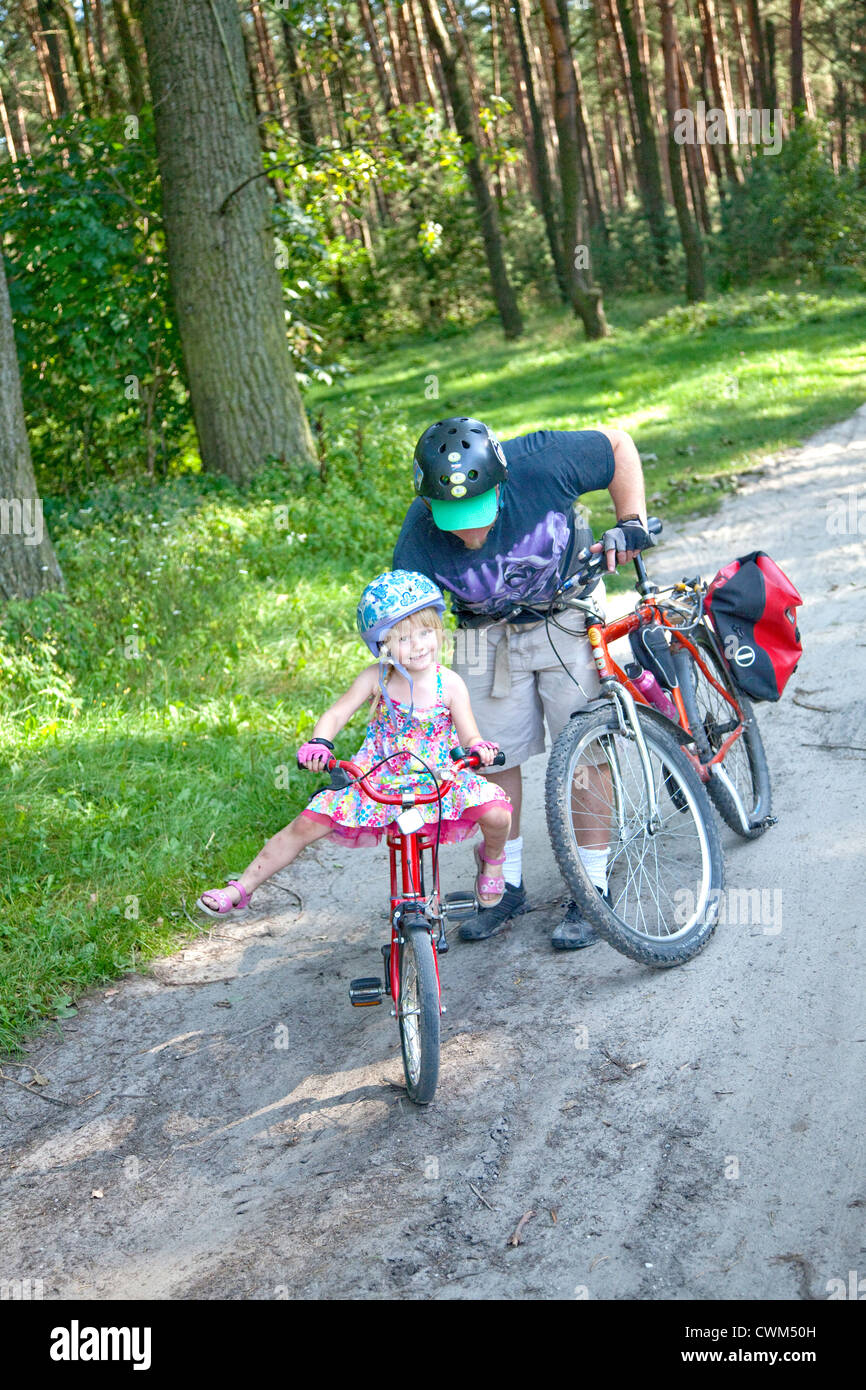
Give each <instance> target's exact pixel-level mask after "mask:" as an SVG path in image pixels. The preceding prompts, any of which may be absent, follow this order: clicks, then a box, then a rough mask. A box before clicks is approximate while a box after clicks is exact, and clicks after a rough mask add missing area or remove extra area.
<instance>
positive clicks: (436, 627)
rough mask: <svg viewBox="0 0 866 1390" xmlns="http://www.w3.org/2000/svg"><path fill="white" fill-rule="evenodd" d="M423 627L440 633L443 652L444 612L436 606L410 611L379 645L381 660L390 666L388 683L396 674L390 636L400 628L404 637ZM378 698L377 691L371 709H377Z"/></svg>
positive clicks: (385, 634) (386, 673)
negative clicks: (390, 648)
mask: <svg viewBox="0 0 866 1390" xmlns="http://www.w3.org/2000/svg"><path fill="white" fill-rule="evenodd" d="M422 627H429V628H431V629H432V630H433V631H434V632H436V633H437V634H438V642H439V651H440V653H441V651H442V644H443V642H444V641H445V625H444V623H443V622H442V614H441V613H440V612H439V610H438V609H436V608H422V609H420V611H419V612H417V613H410V614H409V615H408V617H406V618H401V619H400V621H399V622H398V623H395V624H394V626H393V627H392V628H388V630H387V631H386V632H384V633H383V634H382V640H381V645H380V647H379V661H380V662H381V663H382V664H383V665H384V666H387V668H388V669H387V671H386V672H385V676H384V682H385V684H386V685H387V684H388V681H389V680H390V679H391V677H392V675H393V674H394V664H393V662H392V661H391V657H390V652H389V650H388V638H389V637H390V636H391V634H392V633H393V632H397V631H398V630H399V632H400V636H401V637H403V636H408V634H409V633H410V632H417V631H418V629H419V628H422ZM378 700H379V695H378V692H377V693H376V694H375V695H374V696H373V699H372V702H371V709H375V707H376V704H377V702H378Z"/></svg>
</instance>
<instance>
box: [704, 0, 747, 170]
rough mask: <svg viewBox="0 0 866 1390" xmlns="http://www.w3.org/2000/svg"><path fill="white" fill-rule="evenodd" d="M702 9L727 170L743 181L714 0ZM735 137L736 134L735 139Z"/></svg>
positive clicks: (706, 58) (706, 2)
mask: <svg viewBox="0 0 866 1390" xmlns="http://www.w3.org/2000/svg"><path fill="white" fill-rule="evenodd" d="M698 12H699V14H700V17H701V29H702V31H703V35H704V61H705V63H706V66H707V70H708V72H709V74H710V82H711V83H712V87H713V94H714V96H715V98H716V102H717V103H718V106H719V108H720V109H721V110H722V111H724V113H725V126H726V135H727V138H726V140H725V142H724V144H723V145H722V147H721V148H722V160H723V162H724V166H725V173H726V174H727V176H728V178H729V179H730V180H731V182H732V183H742V181H743V171H742V169H740V167H739V165H738V164H737V161H736V160H735V159H734V149H735V147H736V141H737V125H736V122H735V120H734V109H733V106H732V105H731V99H730V95H729V93H728V89H727V86H726V84H725V74H724V69H723V67H722V59H721V53H720V49H719V41H718V38H717V36H716V27H717V25H716V11H715V4H714V0H698ZM731 137H733V139H732V138H731ZM713 148H714V147H713Z"/></svg>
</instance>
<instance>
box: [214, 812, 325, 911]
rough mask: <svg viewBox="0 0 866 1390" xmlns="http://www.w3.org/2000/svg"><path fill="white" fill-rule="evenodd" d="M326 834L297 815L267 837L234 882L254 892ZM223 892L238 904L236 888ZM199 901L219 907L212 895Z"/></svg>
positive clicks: (315, 823)
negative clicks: (283, 827) (290, 821)
mask: <svg viewBox="0 0 866 1390" xmlns="http://www.w3.org/2000/svg"><path fill="white" fill-rule="evenodd" d="M330 831H331V827H330V825H325V824H324V822H322V821H316V820H312V819H311V818H310V817H309V816H304V815H300V816H297V817H296V819H295V820H293V821H292V823H291V824H290V825H287V826H286V827H285V829H283V830H280V831H278V832H277V834H276V835H272V836H271V838H270V839H269V840H268V842H267V844H266V845H263V846H262V848H261V849H260V850H259V852H258V854H257V855H256V857H255V859H254V860H253V862H252V863H251V864H250V865H249V866H248V867H247V868H246V869H244V871H243V873H242V874H241V876H240V878H239V879H237V880H236V881H237V882H238V883H241V884H243V886H244V888H245V889H246V891H247V893H248V894H252V893H254V892H255V890H256V889H257V888H258V887H259V885H260V884H262V883H264V882H265V879H268V878H270V877H271V876H272V875H273V874H276V873H278V872H279V871H280V869H285V867H286V865H288V864H291V863H292V862H293V860H295V859H297V857H298V855H299V854H300V852H301V850H302V849H306V847H307V845H312V844H313V843H314V842H315V841H316V840H322V839H324V837H325V836H326V835H328V834H330ZM225 891H226V892H227V893H229V895H230V896H231V899H232V901H233V902H235V903H239V902H240V900H241V895H240V893H239V892H238V890H237V889H236V888H227V889H226V890H225ZM202 902H205V903H207V905H208V907H213V908H216V907H218V906H219V904H218V903H217V901H216V899H215V898H214V895H213V894H212V893H203V894H202Z"/></svg>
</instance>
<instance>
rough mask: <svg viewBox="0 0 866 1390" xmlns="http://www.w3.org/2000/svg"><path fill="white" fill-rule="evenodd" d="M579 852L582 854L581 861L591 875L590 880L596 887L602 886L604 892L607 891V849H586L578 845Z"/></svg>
mask: <svg viewBox="0 0 866 1390" xmlns="http://www.w3.org/2000/svg"><path fill="white" fill-rule="evenodd" d="M577 852H578V854H579V855H580V862H581V864H582V865H583V867H584V868H585V869H586V872H587V874H588V875H589V879H590V882H591V883H593V884H594V885H595V887H596V888H600V889H601V891H602V893H606V892H607V855H608V851H607V850H606V849H584V847H583V845H578V847H577Z"/></svg>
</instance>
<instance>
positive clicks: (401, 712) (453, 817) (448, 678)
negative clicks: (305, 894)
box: [197, 570, 511, 917]
mask: <svg viewBox="0 0 866 1390" xmlns="http://www.w3.org/2000/svg"><path fill="white" fill-rule="evenodd" d="M444 611H445V601H444V599H443V597H442V594H441V593H440V591H439V589H438V588H437V587H436V585H435V584H434V583H432V581H431V580H429V579H427V578H426V577H425V576H424V575H422V574H411V573H409V572H408V571H406V570H395V571H393V572H388V573H385V574H380V575H379V576H378V577H377V578H376V579H374V580H373V582H372V583H371V584H368V586H367V588H366V589H365V590H364V593H363V594H362V596H361V602H360V604H359V605H358V630H359V632H360V633H361V636H362V637H363V639H364V641H365V642H366V643H367V646H368V647H369V648H370V650H371V651H372V652H373V653H374V655H376V656H377V657H378V660H377V662H375V663H374V664H373V665H370V666H367V667H365V668H364V670H363V671H362V672H361V674H360V675H359V676H358V677H357V678H356V679H355V680H354V681H353V683H352V685H351V686H350V687H349V689H348V690H347V691H346V693H345V695H341V697H340V699H339V700H337V702H336V704H334V705H332V706H331V708H330V709H329V710H326V711H325V713H324V714H323V715H322V716H321V718H320V719H319V720H318V721H317V723H316V726H315V728H314V729H313V733H312V736H311V738H310V739H309V741H308V742H307V743H305V744H304V745H303V747H302V748H300V749H299V751H298V761H299V762H300V763H302V764H303V765H304V766H305V767H308V768H311V769H313V770H315V771H316V772H320V771H322V770H323V769H325V768H326V767H327V763H328V759H329V757H330V756H331V750H332V749H333V746H334V745H333V743H332V742H331V740H332V739H334V738H336V736H337V734H339V732H340V730H341V729H343V728H344V726H345V725H346V724H347V723H348V722H349V720H350V719H351V718H352V715H353V714H355V713H356V711H357V710H359V709H360V708H361V706H362V705H363V704H364V703H365V701H368V702H370V703H371V710H372V714H371V719H370V722H369V724H368V725H367V732H366V734H365V737H364V742H363V743H362V745H361V747H360V749H359V751H358V752H357V753H356V754H355V757H354V758H353V759H352V761H353V762H354V763H356V764H357V766H358V767H359V768H361V769H363V770H367V769H369V768H371V767H372V766H373V764H374V763H378V762H379V760H380V759H381V758H383V757H385V756H386V755H387V754H390V753H397V752H398V751H402V752H403V754H404V756H402V757H399V758H397V759H394V760H393V761H392V762H390V763H386V764H385V765H384V766H383V767H381V768H377V769H376V770H375V771H374V772H372V773H371V777H370V780H371V781H372V782H373V783H374V784H375V785H376V786H377V788H382V789H391V788H393V787H396V786H400V785H405V784H406V782H407V781H411V782H412V783H414V785H416V786H417V788H418V790H419V791H421V792H423V791H426V790H432V784H431V781H430V777H429V776H428V775H427V774H426V773H424V772H422V771H421V770H420V766H419V764H418V763H417V762H415V761H414V759H412V758H410V757H409V756H407V755H408V753H411V752H414V753H416V754H417V755H418V756H419V757H420V758H423V760H424V762H425V763H426V764H427V765H428V767H430V768H431V769H433V771H435V772H436V773H437V775H438V776H440V777H443V776H445V777H447V778H448V779H449V780H453V781H454V783H455V785H454V786H453V787H452V788H451V790H450V791H449V792H447V793H446V794H445V795H444V796H443V797H442V800H441V802H440V805H441V812H442V825H441V841H442V843H448V842H454V841H457V840H463V839H466V838H467V836H469V835H471V834H473V832H474V830H475V827H476V825H477V826H479V827H480V829H481V833H482V836H483V841H484V842H483V846H482V848H481V850H480V852H479V850H478V848H476V850H475V858H476V862H477V864H478V874H477V876H476V880H475V895H476V898H477V900H478V903H479V904H480V906H481V907H494V906H495V905H496V903H498V902H499V900H500V898H501V897H502V895H503V893H504V892H505V880H504V878H503V876H502V873H501V872H499V873H496V872H495V871H496V869H498V868H499V866H500V865H502V864H503V863H504V862H505V854H504V848H505V841H506V839H507V838H508V831H509V829H510V826H511V803H510V801H509V800H508V798H507V796H506V795H505V793H504V792H503V791H502V790H501V788H500V787H498V786H495V785H494V784H493V783H492V782H489V781H487V780H486V779H485V778H483V777H479V776H476V774H475V773H472V772H468V771H463V772H457V771H455V769H454V765H453V764H452V763H451V762H450V759H449V757H448V753H449V750H450V749H451V748H455V747H456V746H457V745H458V744H462V745H463V746H464V747H465V748H468V749H469V750H470V751H472V752H474V753H478V755H479V756H480V758H481V762H482V764H483V765H484V766H485V767H487V766H489V765H490V764H491V763H492V761H493V757H494V754H495V753H496V752H497V751H498V747H497V745H496V744H495V743H488V742H486V741H485V740H483V739H482V738H481V735H480V734H479V732H478V726H477V724H476V723H475V719H474V718H473V715H472V709H471V707H470V704H469V695H468V692H467V690H466V686H465V684H464V682H463V681H462V680H461V678H460V676H458V675H455V673H454V672H453V671H450V670H449V669H448V668H447V667H445V666H441V665H440V664H439V655H440V651H441V647H442V640H443V637H444V630H443V627H442V614H443V613H444ZM417 809H418V810H419V812H420V813H421V815H422V816H423V817H424V819H425V821H427V822H428V823H432V824H433V825H435V824H436V821H437V819H438V809H437V804H436V802H432V803H429V804H427V805H424V806H419V807H418V808H417ZM399 811H400V808H399V806H382V805H380V804H379V803H378V802H376V801H372V800H371V799H370V798H369V797H368V796H366V794H365V793H364V792H363V791H362V790H361V788H360V787H358V786H353V787H349V788H347V789H346V790H345V791H331V790H326V791H321V792H317V793H316V795H315V796H313V797H312V798H311V800H310V803H309V805H308V806H307V808H306V810H304V811H302V812H301V814H300V815H299V816H298V817H296V819H295V820H293V821H292V823H291V825H287V826H286V827H285V829H284V830H281V831H280V832H279V833H278V834H277V835H274V836H273V838H272V839H270V840H268V842H267V844H266V845H265V846H264V848H263V849H261V850H260V851H259V853H258V854H257V855H256V858H255V859H254V860H253V862H252V863H251V864H250V866H249V868H247V869H245V870H244V872H243V873H242V874H241V876H240V878H239V879H235V880H233V881H232V882H230V883H229V885H228V887H227V888H215V889H211V890H210V891H208V892H206V893H203V894H202V896H201V897H200V898H199V900H198V903H197V906H198V907H200V908H201V909H202V911H203V912H205V913H207V915H208V916H210V917H220V916H224V915H225V914H227V913H231V912H233V911H235V910H241V909H243V908H245V907H247V906H248V904H249V901H250V898H251V896H252V894H253V893H254V892H255V890H256V889H257V888H258V887H259V885H260V884H262V883H264V882H265V880H266V879H268V878H270V877H271V875H272V874H275V873H276V872H277V871H278V870H279V869H284V868H285V867H286V865H287V864H291V863H292V861H293V860H294V859H296V858H297V856H298V855H299V854H300V853H301V850H302V849H305V848H306V846H307V845H311V844H313V843H314V842H315V841H316V840H321V839H324V838H325V836H329V837H330V838H331V839H333V840H335V841H337V842H338V843H340V844H343V845H348V846H352V847H360V846H362V845H372V844H377V843H378V842H379V841H380V840H381V839H382V837H383V836H384V835H385V833H386V829H387V826H388V824H389V823H390V822H391V821H392V820H393V819H394V818H395V816H397V815H398V814H399ZM491 871H493V872H491Z"/></svg>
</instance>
